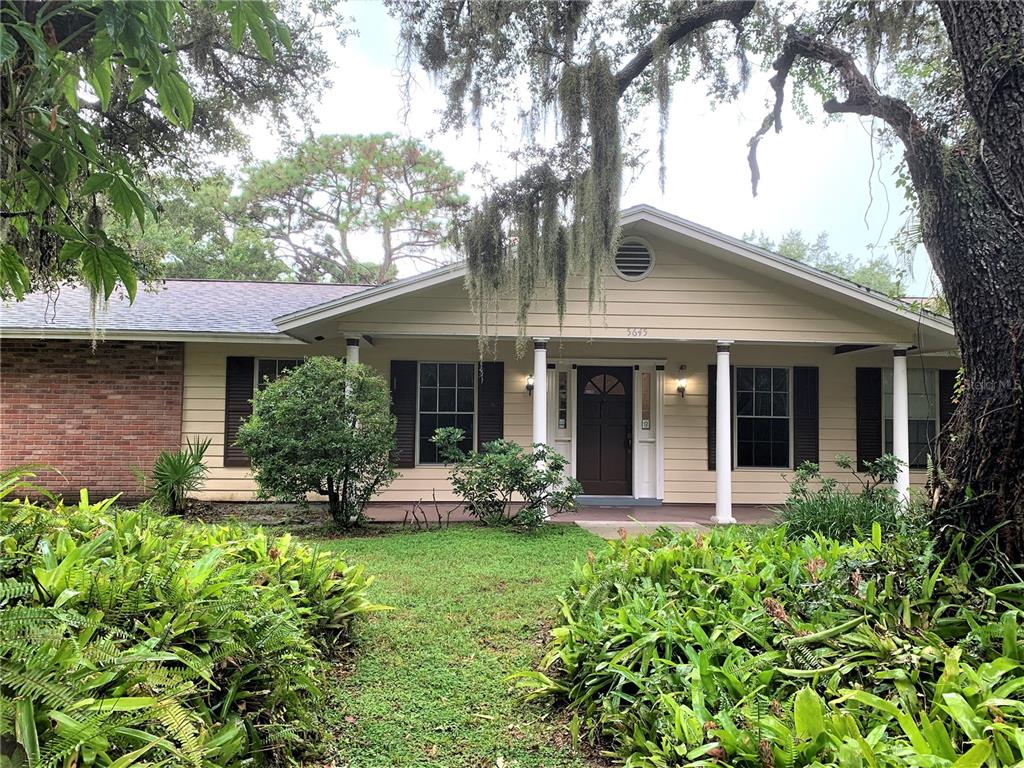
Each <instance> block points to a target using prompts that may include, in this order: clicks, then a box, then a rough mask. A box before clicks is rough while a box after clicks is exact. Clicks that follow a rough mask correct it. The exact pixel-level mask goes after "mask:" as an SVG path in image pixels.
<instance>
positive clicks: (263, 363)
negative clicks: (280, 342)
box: [255, 357, 303, 390]
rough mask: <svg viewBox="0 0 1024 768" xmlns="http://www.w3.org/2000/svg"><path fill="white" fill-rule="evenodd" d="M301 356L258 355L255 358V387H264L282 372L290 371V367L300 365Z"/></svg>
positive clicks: (275, 379)
mask: <svg viewBox="0 0 1024 768" xmlns="http://www.w3.org/2000/svg"><path fill="white" fill-rule="evenodd" d="M302 362H303V361H302V359H301V358H291V357H289V358H276V357H259V358H256V366H255V368H256V371H255V373H256V384H255V386H256V389H257V390H261V389H265V388H266V386H267V384H271V383H273V382H275V381H277V379H278V377H279V376H281V375H282V374H284V373H286V372H287V371H290V370H291V369H292V368H297V367H298V366H300V365H302Z"/></svg>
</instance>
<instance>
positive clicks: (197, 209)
mask: <svg viewBox="0 0 1024 768" xmlns="http://www.w3.org/2000/svg"><path fill="white" fill-rule="evenodd" d="M234 185H235V179H234V178H232V177H231V176H229V175H228V174H226V173H223V172H221V173H214V174H211V175H209V176H207V177H205V178H203V179H200V180H198V181H193V180H191V179H188V178H184V177H180V176H174V175H162V176H158V177H156V178H154V179H153V181H152V182H151V184H150V185H149V186H148V187H147V191H148V193H149V194H150V195H151V196H152V197H153V199H154V200H155V201H156V204H157V205H158V206H159V209H160V215H159V217H158V218H157V219H156V220H155V221H153V222H151V223H150V224H149V225H148V226H147V227H146V228H145V229H143V228H141V227H139V225H138V222H135V221H133V222H132V224H131V226H128V227H124V226H123V225H122V223H121V222H119V221H112V222H111V224H110V226H109V227H108V231H110V233H111V236H112V237H116V238H118V239H120V240H124V241H125V242H127V243H128V244H129V245H128V248H129V250H130V251H131V252H132V254H133V256H134V257H135V258H136V259H137V260H138V262H140V263H143V264H146V265H147V270H149V272H150V273H151V274H153V275H159V276H160V277H193V278H205V279H209V280H287V279H289V278H292V270H291V268H290V266H289V265H288V264H287V263H285V262H284V261H283V260H282V259H280V258H278V256H277V254H276V249H275V247H274V243H272V242H271V241H270V240H268V239H267V238H266V237H265V236H264V233H263V232H262V231H260V230H259V229H258V228H255V227H253V226H252V225H251V224H250V223H249V222H247V221H245V220H244V219H241V218H239V217H237V216H236V215H235V207H236V206H235V198H234V196H233V188H234Z"/></svg>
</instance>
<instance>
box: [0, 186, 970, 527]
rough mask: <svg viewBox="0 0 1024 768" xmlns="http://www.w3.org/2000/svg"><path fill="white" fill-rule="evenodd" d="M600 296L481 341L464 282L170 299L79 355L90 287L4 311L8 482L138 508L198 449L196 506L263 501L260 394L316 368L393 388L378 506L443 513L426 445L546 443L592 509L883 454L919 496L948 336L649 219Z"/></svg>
mask: <svg viewBox="0 0 1024 768" xmlns="http://www.w3.org/2000/svg"><path fill="white" fill-rule="evenodd" d="M622 225H623V228H622V240H621V245H620V247H619V249H618V251H617V253H616V255H615V259H614V264H610V265H609V266H608V272H607V275H606V278H605V281H604V288H605V293H604V298H603V302H602V303H601V304H600V305H599V306H595V307H594V309H593V311H592V312H591V311H590V309H589V307H588V302H587V296H586V288H585V287H579V288H575V287H573V288H570V289H569V291H568V303H567V310H566V313H565V317H564V322H563V323H562V324H561V325H560V324H559V322H558V317H557V313H556V311H555V305H554V302H553V300H546V299H544V298H540V299H538V300H537V301H536V302H535V303H534V305H533V308H532V311H531V314H530V320H529V326H528V328H527V335H528V338H529V339H530V341H529V342H528V346H529V347H532V355H531V354H529V353H527V354H526V355H517V353H516V348H517V344H516V339H517V338H520V337H519V334H518V330H517V326H516V321H515V307H514V306H513V302H511V301H510V302H509V305H508V307H504V308H501V309H500V311H499V312H498V314H497V316H496V317H495V318H492V320H491V322H490V332H491V333H493V334H494V336H495V338H496V341H495V343H494V344H493V346H489V347H487V348H486V351H485V353H484V355H483V357H482V359H481V354H480V347H479V344H478V339H479V329H480V323H479V320H478V318H477V316H476V315H475V314H474V312H473V310H472V309H471V305H470V300H469V297H468V294H467V291H466V288H465V286H464V277H465V266H464V265H462V264H455V265H452V266H449V267H444V268H441V269H437V270H434V271H431V272H428V273H425V274H421V275H417V276H415V277H410V278H406V279H402V280H398V281H396V282H393V283H389V284H387V285H383V286H377V287H366V286H351V285H321V284H315V285H311V284H298V283H259V282H231V281H206V280H167V281H165V282H164V283H161V284H160V285H158V286H157V287H156V288H155V289H153V290H149V291H140V292H139V295H138V296H137V298H136V300H135V303H134V304H133V305H131V306H129V305H128V303H127V301H125V300H123V299H118V298H114V299H112V300H111V302H110V305H109V309H108V310H107V312H106V313H105V314H104V315H103V316H101V317H99V318H98V319H97V323H98V325H99V327H100V329H101V340H100V341H99V343H97V344H96V345H95V349H93V344H92V343H91V337H92V331H91V327H92V323H91V320H90V311H89V298H88V295H87V293H86V291H85V290H83V289H80V288H79V289H73V288H68V289H64V290H62V291H61V293H60V295H59V296H58V297H57V298H56V301H50V300H49V299H48V298H47V297H45V296H40V295H32V296H29V297H28V298H26V299H25V300H24V301H22V302H17V303H8V304H6V305H4V306H3V310H2V311H3V314H2V316H0V334H2V336H0V339H2V350H0V353H2V354H0V358H2V372H0V400H2V412H0V415H2V436H3V439H2V443H3V445H2V448H0V465H2V466H5V467H10V466H12V465H17V464H25V463H33V464H45V465H50V466H53V467H56V468H57V469H59V470H61V472H62V473H63V475H62V476H53V475H44V476H43V479H44V481H45V482H46V483H48V484H49V485H50V486H52V487H53V488H54V489H55V490H62V491H65V492H70V493H71V494H72V495H74V494H77V489H78V488H79V487H80V486H88V487H90V488H91V489H92V490H93V492H94V493H101V494H106V493H113V492H121V491H124V492H126V493H127V494H128V495H132V493H133V492H135V493H136V495H137V493H138V485H137V480H136V476H137V470H138V469H146V468H148V467H150V466H151V465H152V462H153V459H154V458H155V456H156V454H157V453H158V452H159V451H160V450H162V449H167V448H175V447H177V446H179V445H181V444H182V443H183V442H184V441H185V440H186V439H188V438H196V437H198V438H207V437H208V438H210V439H211V440H212V441H213V442H212V448H211V451H210V454H209V455H208V459H209V466H210V473H209V478H208V480H207V481H206V484H205V486H204V487H203V489H202V492H201V493H200V496H201V498H203V499H207V500H224V501H245V500H250V499H253V498H255V491H256V488H255V486H254V484H253V480H252V477H251V474H250V471H249V468H248V461H247V457H246V456H245V454H244V453H243V452H242V451H241V450H240V449H238V448H237V447H235V446H234V445H232V441H233V438H234V436H235V434H236V431H237V429H238V425H239V423H240V422H241V421H242V420H243V419H244V418H245V417H246V415H247V414H248V413H249V410H250V407H251V406H250V398H251V397H252V395H253V392H254V391H255V390H256V389H257V388H258V387H259V386H261V383H262V382H263V381H265V379H267V378H269V379H273V378H274V377H275V376H278V375H279V374H280V373H281V372H282V371H284V370H286V369H287V368H288V366H290V365H294V364H295V363H296V362H297V361H299V360H301V359H302V358H303V357H306V356H311V355H336V356H339V357H341V356H344V357H346V358H347V359H348V360H353V361H355V360H357V361H359V362H361V363H365V364H367V365H370V366H372V367H374V368H376V369H377V370H378V371H379V372H380V373H381V374H383V375H384V376H386V377H387V378H388V380H389V382H390V386H391V391H392V401H393V409H394V413H395V415H396V417H397V423H398V428H397V436H396V443H397V445H396V455H397V457H398V464H399V466H400V469H401V473H400V477H399V479H398V480H397V481H396V482H395V483H394V484H393V485H392V486H391V487H390V488H388V489H387V490H386V491H385V492H384V493H383V494H381V496H380V500H381V501H386V502H415V501H418V500H429V499H431V497H432V496H433V495H434V494H436V496H437V498H438V499H451V490H450V488H449V487H448V485H447V481H446V476H447V472H446V469H445V468H444V467H443V466H442V465H441V464H440V463H439V462H438V459H437V455H436V451H435V449H434V447H433V445H432V444H431V442H430V441H429V438H430V436H431V435H432V434H433V431H434V429H436V428H437V427H439V426H446V425H457V426H460V427H463V428H464V429H465V430H466V432H467V434H468V435H471V436H472V444H473V445H477V446H479V445H482V444H483V443H486V442H487V441H489V440H492V439H495V438H498V437H505V438H508V439H511V440H515V441H518V442H520V443H524V444H529V443H531V442H545V443H548V444H550V445H552V446H553V447H554V448H555V449H557V450H558V451H560V452H562V453H563V454H564V455H565V456H566V457H567V458H568V460H569V466H570V467H571V471H572V473H573V474H574V475H575V476H576V477H577V478H578V479H579V480H580V482H581V483H582V485H583V489H584V492H585V494H586V495H587V496H588V497H594V498H595V499H600V500H601V502H602V503H615V502H616V501H628V502H629V503H631V504H644V503H650V504H657V503H661V502H665V503H684V504H685V503H696V504H714V505H715V509H716V518H718V519H721V520H729V519H731V517H732V505H733V504H771V503H777V502H779V501H781V500H783V499H784V498H785V496H786V494H787V489H788V485H789V480H790V479H791V477H792V470H793V468H794V467H797V466H799V465H800V464H801V463H802V462H804V461H807V460H811V461H817V462H819V463H820V464H821V467H822V469H823V471H824V472H825V473H826V474H829V475H834V476H836V477H838V478H840V479H843V480H848V479H850V478H849V475H848V473H844V472H841V471H840V470H839V469H838V468H837V466H836V464H835V456H836V455H837V454H845V455H848V456H851V457H855V458H856V459H857V460H858V461H859V462H864V461H867V460H870V459H873V458H876V457H878V456H879V455H881V454H882V453H883V452H886V451H891V452H894V453H895V454H896V455H897V456H899V457H901V458H903V459H904V460H905V461H906V463H907V465H908V470H907V471H906V472H904V473H903V475H902V476H901V478H900V480H899V482H898V485H899V487H900V489H901V491H902V492H904V493H906V492H907V489H908V487H909V485H910V484H911V483H920V482H923V478H924V473H923V472H922V469H923V468H924V466H925V461H926V456H927V455H928V453H929V451H934V449H935V448H934V446H935V444H936V439H937V435H938V434H939V432H940V430H941V428H942V425H943V422H944V420H945V419H946V418H948V416H949V414H950V411H951V399H952V396H953V388H954V376H955V372H956V370H957V369H958V368H959V359H958V357H957V351H956V350H957V345H956V340H955V338H954V335H953V328H952V325H951V324H950V322H949V320H948V319H946V318H944V317H941V316H939V315H935V314H932V313H930V312H928V311H925V310H923V309H921V308H919V307H914V306H911V305H909V304H906V303H903V302H900V301H896V300H893V299H891V298H888V297H886V296H883V295H880V294H879V293H877V292H874V291H871V290H869V289H866V288H864V287H861V286H859V285H856V284H853V283H851V282H848V281H845V280H842V279H840V278H838V277H835V276H833V275H830V274H826V273H824V272H821V271H818V270H815V269H812V268H810V267H808V266H806V265H804V264H801V263H798V262H795V261H792V260H789V259H786V258H783V257H781V256H778V255H775V254H772V253H769V252H766V251H764V250H761V249H759V248H756V247H755V246H753V245H750V244H749V243H746V242H742V241H740V240H737V239H734V238H732V237H728V236H726V235H723V234H720V233H718V232H714V231H712V230H710V229H707V228H706V227H702V226H700V225H698V224H695V223H693V222H690V221H686V220H684V219H681V218H678V217H676V216H673V215H670V214H668V213H665V212H663V211H660V210H657V209H655V208H652V207H650V206H637V207H633V208H629V209H627V210H625V211H624V212H623V215H622Z"/></svg>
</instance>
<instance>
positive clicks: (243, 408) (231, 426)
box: [224, 357, 255, 467]
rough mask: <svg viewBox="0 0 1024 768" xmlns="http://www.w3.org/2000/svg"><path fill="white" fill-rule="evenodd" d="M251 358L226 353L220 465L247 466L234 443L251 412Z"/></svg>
mask: <svg viewBox="0 0 1024 768" xmlns="http://www.w3.org/2000/svg"><path fill="white" fill-rule="evenodd" d="M254 366H255V361H254V360H253V358H251V357H229V358H228V359H227V376H226V377H225V379H226V384H225V387H224V466H225V467H248V466H249V457H248V456H246V455H245V451H243V450H242V449H241V448H239V447H238V446H237V445H234V442H235V438H237V437H238V428H239V427H240V426H242V422H243V421H245V420H246V419H247V418H249V417H250V416H251V415H252V402H251V401H252V389H253V383H254V381H255V378H254V376H255V368H254Z"/></svg>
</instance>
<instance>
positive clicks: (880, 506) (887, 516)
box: [776, 454, 923, 541]
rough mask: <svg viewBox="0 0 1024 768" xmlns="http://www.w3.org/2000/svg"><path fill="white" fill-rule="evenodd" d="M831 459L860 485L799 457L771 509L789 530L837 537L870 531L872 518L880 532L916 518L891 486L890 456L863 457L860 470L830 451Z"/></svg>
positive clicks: (893, 465) (895, 467) (894, 464)
mask: <svg viewBox="0 0 1024 768" xmlns="http://www.w3.org/2000/svg"><path fill="white" fill-rule="evenodd" d="M835 463H836V466H838V467H839V468H840V469H843V470H846V471H848V472H849V473H850V475H851V477H852V478H853V479H854V480H856V481H858V482H859V483H860V486H861V487H860V490H859V491H857V492H854V491H852V490H850V488H849V486H847V485H846V484H845V483H840V482H839V481H838V480H837V479H836V478H834V477H822V475H821V471H820V469H819V467H818V465H817V464H815V463H814V462H811V461H805V462H804V463H803V464H801V465H800V466H799V467H797V470H796V476H795V478H794V479H793V482H792V483H790V486H789V497H788V498H787V499H786V502H785V504H783V505H782V507H780V508H779V509H778V510H776V511H777V512H778V515H779V519H780V520H781V521H782V522H783V523H785V524H786V529H787V531H788V532H789V535H790V536H792V537H793V538H800V537H802V536H807V535H809V534H814V533H820V534H823V535H825V536H829V537H831V538H834V539H839V540H841V541H843V540H848V539H852V538H865V537H867V536H870V535H871V527H872V526H873V525H874V524H875V523H878V524H879V525H880V526H881V527H882V532H883V533H886V534H892V533H895V532H896V531H898V530H901V529H905V528H907V527H908V526H912V525H915V524H918V523H920V522H921V521H920V520H919V518H920V515H919V514H917V513H916V511H915V510H912V509H911V510H908V509H904V508H903V507H902V505H901V504H900V499H899V495H898V494H897V493H896V489H895V488H894V487H893V482H894V481H895V479H896V475H897V473H898V472H899V466H900V461H899V459H897V458H896V457H895V456H893V455H891V454H886V455H884V456H882V457H880V458H878V459H875V460H874V461H871V462H868V464H867V467H866V472H865V474H864V476H861V475H860V474H858V473H857V472H855V471H854V467H853V461H852V460H851V459H850V457H848V456H844V455H841V454H840V455H839V456H836V458H835ZM921 524H923V523H921Z"/></svg>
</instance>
